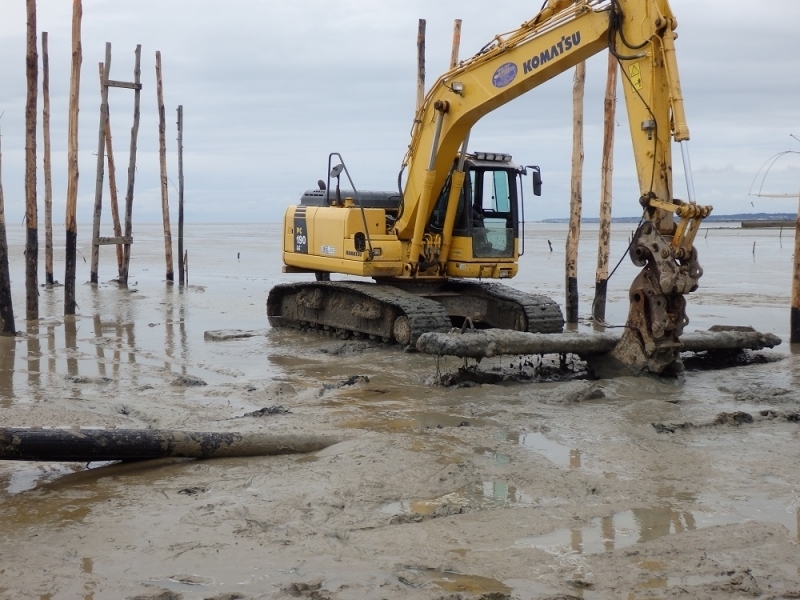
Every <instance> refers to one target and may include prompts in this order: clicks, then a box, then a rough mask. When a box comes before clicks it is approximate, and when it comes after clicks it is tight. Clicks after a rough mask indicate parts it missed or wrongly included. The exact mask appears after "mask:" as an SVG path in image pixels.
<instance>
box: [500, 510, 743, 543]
mask: <svg viewBox="0 0 800 600" xmlns="http://www.w3.org/2000/svg"><path fill="white" fill-rule="evenodd" d="M744 520H745V519H743V518H742V517H740V516H738V515H729V514H704V513H699V512H694V513H693V512H690V511H676V510H673V509H672V507H671V506H669V505H665V506H657V507H654V508H634V509H633V510H628V511H625V512H621V513H617V514H615V515H613V516H611V517H603V518H597V519H594V520H593V521H592V523H591V525H589V526H588V527H583V528H576V529H559V530H557V531H554V532H553V533H549V534H545V535H539V536H534V537H529V538H522V539H519V540H517V542H516V544H517V545H519V546H527V547H532V548H541V549H543V550H546V551H547V552H551V553H554V554H571V553H580V554H599V553H602V552H609V551H611V550H615V549H620V548H627V547H629V546H633V545H634V544H639V543H643V542H649V541H650V540H654V539H657V538H660V537H664V536H668V535H672V534H677V533H682V532H684V531H693V530H695V529H702V528H704V527H711V526H712V525H729V524H732V523H741V522H742V521H744Z"/></svg>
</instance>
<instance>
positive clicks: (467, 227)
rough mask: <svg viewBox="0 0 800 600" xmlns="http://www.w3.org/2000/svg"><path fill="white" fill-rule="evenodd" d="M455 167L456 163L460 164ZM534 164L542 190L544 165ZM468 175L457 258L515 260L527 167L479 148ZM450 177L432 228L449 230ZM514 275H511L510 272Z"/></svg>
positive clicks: (470, 161) (458, 213)
mask: <svg viewBox="0 0 800 600" xmlns="http://www.w3.org/2000/svg"><path fill="white" fill-rule="evenodd" d="M454 168H455V167H454ZM533 169H534V193H536V192H538V194H537V195H540V194H541V176H540V174H539V168H538V167H533ZM464 172H465V179H464V185H463V187H462V189H461V196H460V198H459V204H458V208H457V210H456V218H455V223H454V226H453V233H452V235H453V242H452V244H453V253H452V258H453V260H455V261H457V262H458V263H459V264H463V263H462V262H461V261H464V262H472V261H475V260H477V261H478V262H486V261H496V260H498V259H499V260H501V261H502V259H506V260H510V261H515V260H516V258H517V257H518V256H519V255H520V254H521V253H522V251H521V250H522V248H521V246H519V245H518V243H517V241H518V240H519V239H520V238H521V237H522V235H521V234H522V233H523V227H524V217H523V211H522V198H523V192H522V176H523V175H525V174H526V173H527V168H526V167H522V166H520V165H517V164H515V163H514V162H512V160H511V156H510V155H508V154H502V153H489V152H476V153H473V154H468V155H467V157H466V160H465V161H464ZM449 195H450V178H448V181H447V183H446V184H445V186H444V188H443V189H442V193H441V194H440V195H439V198H438V200H437V202H436V205H435V207H434V210H433V213H432V214H431V220H430V223H429V229H430V230H431V231H433V232H435V233H439V232H441V231H443V227H444V219H445V212H446V209H447V200H448V198H449ZM509 276H510V275H509Z"/></svg>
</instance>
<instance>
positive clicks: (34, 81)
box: [25, 0, 39, 321]
mask: <svg viewBox="0 0 800 600" xmlns="http://www.w3.org/2000/svg"><path fill="white" fill-rule="evenodd" d="M26 6H27V12H28V27H27V46H28V52H27V58H26V63H27V64H26V67H27V68H26V69H25V73H26V79H27V82H28V95H27V101H26V102H25V220H26V224H27V240H26V243H25V309H26V310H25V317H26V318H27V319H28V320H29V321H30V320H33V319H38V318H39V282H38V266H39V225H38V220H39V215H38V210H37V206H36V117H37V115H36V104H37V97H38V93H39V54H38V52H37V49H36V0H26Z"/></svg>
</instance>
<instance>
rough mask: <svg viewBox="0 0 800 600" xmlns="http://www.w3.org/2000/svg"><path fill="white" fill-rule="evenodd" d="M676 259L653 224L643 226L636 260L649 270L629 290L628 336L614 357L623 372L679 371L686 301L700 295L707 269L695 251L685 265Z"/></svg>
mask: <svg viewBox="0 0 800 600" xmlns="http://www.w3.org/2000/svg"><path fill="white" fill-rule="evenodd" d="M676 254H678V253H677V252H676V251H675V248H673V246H672V244H670V243H669V242H668V241H667V240H666V239H665V238H664V237H663V236H662V235H661V234H660V233H659V232H658V231H657V230H656V228H655V226H654V224H653V223H650V222H646V223H643V224H642V225H641V226H640V227H639V229H638V230H637V231H636V233H635V234H634V237H633V240H632V242H631V248H630V256H631V260H632V261H633V263H634V264H635V265H636V266H640V267H644V268H643V269H642V271H641V272H640V273H639V275H637V276H636V279H634V281H633V283H632V285H631V288H630V292H629V298H630V310H629V313H628V321H627V323H626V326H625V333H623V335H622V338H621V339H620V341H619V343H618V344H617V345H616V346H615V347H614V350H612V351H611V358H612V359H613V360H614V361H616V362H618V363H620V367H621V368H623V369H626V370H629V371H631V372H636V373H641V372H642V371H645V370H647V371H651V372H653V373H663V372H664V371H665V370H667V369H668V368H670V367H672V368H676V369H680V354H679V352H680V348H681V342H680V339H679V338H680V336H681V335H682V334H683V329H684V327H685V326H686V325H688V323H689V318H688V317H687V316H686V300H685V298H684V296H683V295H684V294H687V293H690V292H693V291H695V290H696V289H697V285H698V280H699V279H700V277H701V276H702V275H703V269H702V268H701V267H700V264H699V263H698V260H697V250H696V249H695V248H694V247H691V251H690V252H689V253H688V254H689V257H688V258H686V259H682V258H677V257H676ZM681 254H684V253H681Z"/></svg>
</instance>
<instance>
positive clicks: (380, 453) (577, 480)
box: [0, 227, 800, 600]
mask: <svg viewBox="0 0 800 600" xmlns="http://www.w3.org/2000/svg"><path fill="white" fill-rule="evenodd" d="M145 233H146V231H145ZM155 233H159V232H158V231H157V230H156V231H155ZM155 233H154V234H153V236H152V240H153V241H152V247H153V248H154V250H153V255H152V256H153V257H152V259H151V260H149V261H148V260H145V261H144V263H143V264H142V263H139V267H138V271H137V272H136V273H135V281H137V284H136V286H132V287H135V291H132V290H120V289H119V288H118V287H117V286H116V285H110V284H104V285H101V286H98V287H96V288H93V287H91V286H78V304H79V306H80V307H81V309H82V312H81V313H80V314H79V315H78V316H77V317H76V318H75V319H69V320H67V319H64V318H63V317H61V316H59V315H60V311H61V307H62V306H63V288H58V287H56V288H52V289H47V290H45V289H43V290H42V292H41V298H40V305H41V306H42V309H43V313H44V314H43V315H42V316H43V318H42V320H41V321H39V322H38V323H35V324H25V323H22V324H18V327H19V328H20V329H21V330H22V331H23V335H21V336H20V337H18V338H16V339H8V338H0V411H2V415H3V419H2V420H3V425H4V426H5V427H31V428H33V427H52V428H60V427H63V428H71V429H77V428H80V427H91V428H105V429H150V430H162V429H168V430H185V431H216V432H222V433H231V432H242V433H250V434H258V435H293V436H300V435H306V434H313V435H318V436H328V437H331V438H336V439H337V440H342V441H341V442H340V443H338V444H335V445H333V446H330V447H327V448H324V449H321V450H318V451H315V452H311V453H307V454H299V455H281V456H264V457H236V458H220V459H212V460H192V459H183V458H170V459H158V460H150V461H140V462H123V463H120V462H94V463H89V464H85V463H67V462H59V461H39V462H24V461H19V462H3V463H0V518H2V523H3V536H2V539H0V598H4V599H5V598H8V599H11V598H14V599H17V598H38V599H42V598H46V599H48V600H62V599H64V600H66V599H73V598H81V599H84V600H86V599H91V600H99V599H101V598H141V599H147V600H153V599H162V600H166V599H169V600H176V599H181V600H200V599H202V600H209V599H212V598H213V599H218V600H221V599H233V598H244V599H256V598H258V599H261V598H268V599H272V598H276V599H277V598H317V599H323V598H329V599H331V600H353V599H362V598H363V599H372V598H376V599H377V598H381V599H382V598H385V599H387V600H395V599H397V600H399V599H405V598H420V599H430V600H440V599H444V600H456V599H457V598H458V599H461V600H477V599H484V600H500V599H503V600H505V599H519V600H532V599H537V600H538V599H552V600H555V599H557V598H558V599H567V598H569V599H573V598H581V599H584V600H599V599H607V598H623V599H625V600H637V599H654V598H659V599H660V598H675V597H684V598H706V599H712V600H713V599H717V598H719V599H738V598H776V599H777V598H793V597H799V596H800V552H798V548H799V547H800V488H798V483H797V482H798V481H800V423H797V422H796V421H794V420H792V419H791V418H789V416H790V415H792V414H797V413H798V411H800V396H798V393H797V391H796V390H800V357H799V356H798V354H793V353H792V349H791V348H790V347H788V345H787V346H786V347H784V348H781V349H779V350H776V351H775V352H776V354H775V356H777V357H779V358H780V360H777V361H766V362H763V363H761V364H759V363H756V364H747V365H744V366H740V367H736V368H728V369H722V370H717V369H710V370H697V371H691V370H690V371H687V372H686V373H685V376H684V377H683V379H682V380H661V379H654V378H630V377H623V378H619V379H615V380H601V381H590V380H587V379H585V378H583V376H582V368H581V365H580V364H579V363H574V364H573V363H572V362H571V361H572V359H571V358H570V359H568V360H567V363H568V364H567V365H562V364H561V361H560V360H559V359H558V358H556V359H555V360H554V362H550V363H548V362H546V361H545V363H544V364H542V363H541V362H540V360H539V359H538V358H537V357H505V358H501V357H495V358H486V359H484V360H482V361H481V363H480V365H479V367H480V371H481V372H482V373H484V374H489V377H488V378H487V379H479V378H480V377H483V376H484V375H473V374H467V375H457V377H456V384H455V385H451V386H445V385H438V384H437V383H436V380H437V377H441V376H442V374H448V373H449V374H454V373H455V374H458V373H459V369H462V368H463V366H464V362H463V360H459V359H455V358H452V359H451V358H442V359H440V360H439V361H438V362H437V360H436V359H435V358H434V357H431V356H423V355H421V354H413V353H404V352H403V351H402V350H401V349H399V348H396V347H389V346H386V345H383V344H380V343H377V344H376V343H368V342H365V341H363V340H361V341H347V342H345V341H342V340H337V339H334V338H327V337H321V336H318V335H313V334H305V333H300V332H293V331H275V330H269V329H266V326H265V318H264V300H265V298H266V292H267V290H268V289H269V287H270V286H271V285H272V284H273V283H275V282H277V281H291V279H289V278H288V277H289V276H282V275H281V274H280V273H272V272H270V273H268V274H265V275H263V276H262V275H261V273H262V272H263V267H264V265H263V262H264V260H263V256H264V253H265V252H272V251H274V250H276V248H277V244H278V240H279V236H278V235H277V234H275V235H274V237H273V238H267V239H266V241H265V240H264V239H263V232H262V231H260V230H257V229H255V228H253V229H252V230H251V229H247V228H245V229H244V233H242V231H240V230H238V229H237V230H236V233H237V234H239V235H240V236H241V238H242V239H243V240H245V241H243V242H242V244H250V245H243V246H242V248H243V251H242V252H241V256H242V259H241V261H240V262H239V261H236V259H235V252H234V253H233V256H232V257H227V258H225V257H224V256H223V253H222V251H221V250H220V249H221V248H224V247H225V243H223V241H224V242H226V243H229V239H230V238H229V237H225V238H224V240H222V239H221V238H220V237H219V236H222V233H220V232H219V230H218V229H215V228H210V227H209V228H208V229H202V230H199V231H198V232H197V235H198V237H200V240H198V244H197V245H198V246H200V242H202V244H203V245H204V246H203V247H208V248H209V249H212V248H215V249H216V250H215V252H211V250H209V251H208V253H207V254H206V255H202V254H201V253H200V252H197V255H199V256H197V255H196V256H195V258H194V259H193V261H192V264H193V265H195V267H194V269H195V274H193V277H194V279H193V280H192V286H194V287H190V288H188V289H187V288H184V289H181V288H179V287H178V286H166V285H165V284H164V283H163V281H161V270H163V266H162V263H163V259H162V257H161V256H160V254H158V252H160V251H161V249H163V239H161V238H159V236H158V235H155ZM223 233H227V234H230V233H232V231H228V232H224V231H223ZM248 235H250V236H252V239H251V240H250V241H247V240H248V239H249V238H248ZM547 235H548V236H549V237H550V238H551V239H556V236H555V235H554V234H553V232H552V231H551V232H549V233H548V234H547ZM626 235H627V233H626V232H621V233H620V239H619V240H617V243H618V246H619V251H620V252H622V251H624V246H625V243H626V239H627V238H626ZM759 235H766V234H759ZM776 235H777V234H776ZM215 236H218V237H215ZM714 236H715V233H714V232H712V233H711V234H710V235H709V236H708V240H709V242H711V245H710V246H709V247H708V248H706V249H705V250H706V253H705V254H706V255H709V256H708V260H707V262H703V265H704V267H705V268H706V276H704V279H703V281H704V282H707V284H708V285H707V287H706V288H705V290H706V291H705V292H704V291H703V289H704V288H701V290H700V291H698V296H697V301H696V302H695V300H694V299H692V300H691V301H690V308H689V311H690V315H691V316H692V318H694V319H696V321H697V323H696V325H697V327H698V329H707V328H708V327H709V326H710V325H711V324H713V322H719V321H720V320H724V319H726V318H730V319H737V320H738V321H739V323H742V324H747V325H753V326H754V327H756V328H757V329H759V330H762V331H774V332H775V333H777V334H778V335H782V334H783V331H784V329H785V326H786V325H785V324H783V321H782V320H781V319H782V315H783V313H782V312H777V311H778V308H779V306H780V302H783V298H784V296H781V294H782V293H783V292H781V291H780V290H778V289H776V288H775V287H774V286H773V284H772V283H770V282H768V281H759V280H757V279H753V282H750V283H746V284H742V280H743V279H745V278H746V277H747V276H751V277H753V278H756V277H757V276H760V275H759V274H760V272H761V271H764V270H765V269H764V265H763V264H761V263H756V264H755V265H754V267H753V270H752V273H750V274H749V275H748V273H743V274H741V276H739V277H737V281H736V282H735V284H734V283H732V282H729V281H727V280H725V279H724V278H719V279H714V278H713V273H714V268H713V267H714V265H715V261H719V264H722V263H724V260H723V258H722V257H721V258H714V255H713V254H712V252H711V251H712V250H714V249H715V246H714V243H715V242H714ZM775 241H776V244H775V249H774V252H775V254H776V255H777V257H770V258H769V262H768V264H788V263H786V261H785V260H784V259H785V258H786V256H783V255H782V254H780V252H781V251H782V250H781V249H779V248H778V246H777V240H775ZM539 242H542V240H540V239H539V238H537V237H532V238H531V239H530V240H529V247H530V248H536V247H537V246H536V244H537V243H539ZM543 243H544V244H545V246H544V247H546V241H544V242H543ZM703 243H705V242H701V244H703ZM137 244H138V245H134V248H135V249H138V252H141V253H145V257H146V256H149V255H147V254H146V252H149V250H148V248H149V246H148V245H147V242H146V239H141V238H137ZM270 244H272V245H274V246H275V247H274V248H273V247H272V246H270ZM554 246H558V244H554ZM189 247H190V253H191V252H192V250H191V248H192V247H193V246H191V245H190V246H189ZM732 247H734V246H730V245H729V246H727V247H726V249H725V252H724V253H725V254H726V256H725V258H726V259H727V258H730V255H731V254H735V252H732V251H731V250H730V248H732ZM748 247H749V246H748ZM721 248H722V247H721ZM758 248H759V252H761V253H765V254H766V253H767V252H768V251H769V248H770V245H769V240H761V239H760V240H759V242H758ZM249 249H254V251H253V252H252V254H253V256H252V257H251V256H250V255H251V252H249V251H248V250H249ZM255 249H257V250H258V252H255ZM236 250H238V248H237V249H236ZM700 250H701V252H703V250H704V249H703V248H702V247H701V248H700ZM554 254H557V253H554ZM586 255H587V256H590V257H591V256H593V255H592V254H591V251H590V250H588V249H587V252H586ZM136 256H141V254H140V255H136ZM701 256H702V255H701ZM525 259H526V260H527V261H529V262H528V263H525V264H524V265H523V267H524V269H523V272H525V273H531V275H524V276H523V277H522V279H521V280H520V282H519V286H520V287H521V288H522V289H526V290H527V291H537V290H538V291H539V292H541V293H546V294H548V295H551V296H552V297H560V295H561V294H562V292H563V290H562V289H559V287H558V286H560V285H563V277H562V276H561V275H562V267H563V256H561V257H560V258H559V257H558V256H556V257H555V258H553V259H551V258H550V257H549V252H548V253H547V254H544V253H537V252H535V251H534V250H531V252H530V256H529V255H528V253H526V257H525ZM747 259H748V260H750V261H751V263H752V260H753V259H752V257H750V256H749V250H748V256H747ZM534 260H535V261H538V262H537V263H535V264H534V262H533V261H534ZM551 260H552V261H555V260H559V261H560V262H559V264H555V262H553V263H549V262H548V261H551ZM759 260H761V258H760V255H759ZM765 260H766V259H765ZM226 261H227V262H226ZM781 261H782V262H781ZM103 264H104V259H102V258H101V266H102V265H103ZM200 265H203V267H202V268H201V267H200ZM108 266H111V265H108ZM534 267H535V269H534ZM745 267H747V265H746V264H745V266H744V267H743V269H742V270H743V271H747V268H745ZM145 269H147V270H145ZM623 269H624V268H623ZM621 270H622V269H621ZM588 272H590V271H587V273H588ZM534 274H535V276H534ZM111 275H112V274H110V273H107V274H106V275H105V276H104V275H103V273H102V272H101V277H100V279H101V280H102V281H107V280H108V279H110V278H111ZM550 275H552V277H551V276H550ZM282 277H285V278H286V279H282ZM526 277H527V278H526ZM706 278H708V279H706ZM628 281H630V278H629V279H628ZM543 282H544V283H543ZM514 283H515V285H517V282H516V280H515V282H514ZM615 285H616V284H615ZM548 286H549V287H548ZM742 288H744V289H742ZM748 289H749V290H750V291H752V294H750V293H747V291H748ZM740 291H743V292H744V293H743V295H741V296H740V295H738V293H739V292H740ZM762 296H763V301H762V299H761V298H762ZM626 297H627V290H625V286H624V285H622V283H620V284H618V285H616V287H614V286H611V287H610V288H609V298H610V299H611V301H612V303H614V304H613V305H610V306H609V310H608V312H607V314H608V315H609V317H608V318H609V319H615V318H616V316H615V315H618V314H619V313H620V312H622V313H623V315H624V311H621V310H620V309H619V306H618V304H619V303H621V302H624V299H625V298H626ZM776 298H777V299H778V300H780V302H778V301H777V300H775V299H776ZM786 298H787V303H788V292H787V296H786ZM583 300H585V299H582V302H583ZM590 300H591V299H589V301H590ZM583 304H587V305H588V301H587V302H583ZM20 306H22V305H21V304H20ZM731 307H732V308H731ZM753 308H755V310H752V309H753ZM740 309H742V311H744V312H740ZM745 309H747V310H745ZM772 311H776V312H772ZM742 315H745V317H747V316H748V315H752V320H751V319H750V318H746V319H745V322H743V321H742V320H741V319H739V318H740V317H742ZM621 320H623V321H624V318H623V319H621ZM775 323H779V325H775ZM694 324H695V323H694V322H693V325H694ZM787 324H788V321H787ZM770 327H772V329H770ZM781 327H783V328H784V329H781ZM206 331H224V332H225V333H224V334H220V335H219V336H215V337H211V338H208V339H207V338H206V337H205V335H204V334H205V332H206ZM235 331H240V332H254V333H255V335H249V336H241V335H238V334H236V333H235ZM564 366H566V371H562V368H563V367H564ZM537 369H538V370H537ZM520 373H522V374H520ZM458 377H463V378H464V379H463V380H458ZM469 378H474V379H477V380H475V381H469ZM194 380H199V381H202V382H205V384H206V385H190V384H189V382H190V381H194ZM176 381H178V382H180V384H177V385H173V383H174V382H176ZM468 381H469V385H459V383H467V382H468ZM744 415H748V416H749V417H750V419H748V418H747V417H745V416H744ZM654 423H656V424H664V425H667V426H670V427H671V426H673V425H675V424H677V425H676V429H675V431H674V432H669V431H665V432H663V433H659V431H658V430H657V429H656V428H654V426H653V424H654ZM686 423H691V424H694V425H692V426H691V427H686V428H681V427H677V426H679V425H682V424H686Z"/></svg>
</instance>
